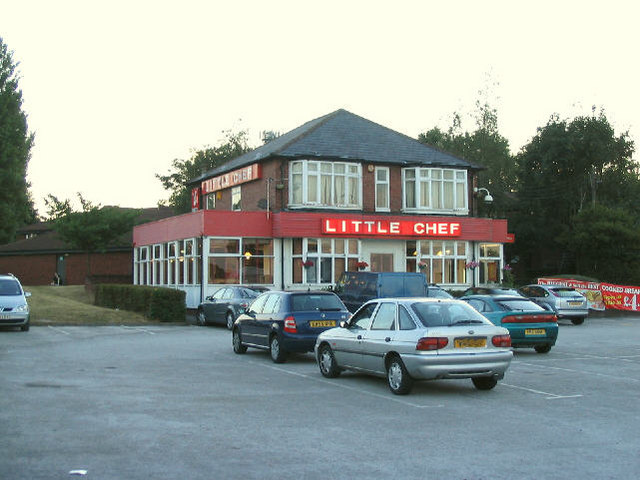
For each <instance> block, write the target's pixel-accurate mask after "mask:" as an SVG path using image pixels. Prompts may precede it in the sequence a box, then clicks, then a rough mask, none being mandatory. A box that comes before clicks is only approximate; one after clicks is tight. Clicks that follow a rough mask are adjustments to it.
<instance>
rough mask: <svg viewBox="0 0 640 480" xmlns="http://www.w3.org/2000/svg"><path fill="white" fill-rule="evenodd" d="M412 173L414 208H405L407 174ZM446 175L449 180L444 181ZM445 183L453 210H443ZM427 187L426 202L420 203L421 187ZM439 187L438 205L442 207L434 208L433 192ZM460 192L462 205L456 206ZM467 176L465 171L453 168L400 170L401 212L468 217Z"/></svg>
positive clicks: (445, 200)
mask: <svg viewBox="0 0 640 480" xmlns="http://www.w3.org/2000/svg"><path fill="white" fill-rule="evenodd" d="M409 171H411V172H413V174H414V179H413V181H414V199H413V200H414V203H415V207H408V206H407V172H409ZM447 174H451V177H452V178H451V179H445V176H446V175H447ZM445 183H448V184H451V186H452V195H453V198H451V199H450V200H452V204H453V208H444V205H446V203H447V200H449V199H448V198H445V190H446V189H445V188H444V186H445ZM424 184H427V185H428V187H427V188H428V193H427V192H424V193H425V194H426V195H425V196H426V202H422V197H423V192H422V190H423V185H424ZM437 185H439V187H438V189H439V190H440V195H439V203H441V205H443V206H442V207H438V206H434V204H433V191H434V189H435V187H436V186H437ZM460 189H461V191H462V204H461V205H458V202H457V199H458V194H457V192H458V190H460ZM467 192H468V175H467V171H466V170H461V169H453V168H421V167H410V168H403V169H402V210H403V211H404V212H408V213H427V212H428V213H448V214H453V215H468V214H469V198H468V194H467Z"/></svg>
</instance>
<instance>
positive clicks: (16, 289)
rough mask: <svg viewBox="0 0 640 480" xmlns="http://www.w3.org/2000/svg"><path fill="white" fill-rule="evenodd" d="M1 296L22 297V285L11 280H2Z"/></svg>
mask: <svg viewBox="0 0 640 480" xmlns="http://www.w3.org/2000/svg"><path fill="white" fill-rule="evenodd" d="M0 295H5V296H10V295H22V292H21V291H20V284H19V283H18V282H16V281H15V280H13V279H11V278H6V279H5V278H3V279H0Z"/></svg>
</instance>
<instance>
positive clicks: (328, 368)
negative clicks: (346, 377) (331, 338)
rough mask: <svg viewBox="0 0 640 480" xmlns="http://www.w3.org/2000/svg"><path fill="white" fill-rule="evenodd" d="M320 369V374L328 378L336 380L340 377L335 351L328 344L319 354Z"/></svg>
mask: <svg viewBox="0 0 640 480" xmlns="http://www.w3.org/2000/svg"><path fill="white" fill-rule="evenodd" d="M318 367H320V373H321V374H322V375H323V376H325V377H327V378H335V377H337V376H338V375H340V368H339V367H338V364H337V363H336V357H335V355H334V354H333V350H331V347H330V346H329V345H327V344H326V343H325V344H324V345H322V346H321V347H320V351H319V352H318Z"/></svg>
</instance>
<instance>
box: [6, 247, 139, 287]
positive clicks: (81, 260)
mask: <svg viewBox="0 0 640 480" xmlns="http://www.w3.org/2000/svg"><path fill="white" fill-rule="evenodd" d="M57 257H58V255H57V254H53V253H51V254H41V255H13V256H0V272H1V273H7V272H11V273H13V274H14V275H15V276H16V277H18V279H19V280H20V282H21V283H22V284H23V285H48V284H50V283H51V281H52V280H53V275H54V273H55V272H56V259H57ZM64 261H65V274H66V275H65V277H66V278H65V283H66V284H67V285H84V283H85V278H86V276H87V255H86V254H84V253H71V254H67V255H65V260H64ZM91 275H92V276H97V277H100V278H103V279H104V278H108V277H117V278H118V279H120V280H122V279H123V278H129V282H128V283H130V282H132V281H133V254H132V253H131V252H130V251H129V252H110V253H92V254H91Z"/></svg>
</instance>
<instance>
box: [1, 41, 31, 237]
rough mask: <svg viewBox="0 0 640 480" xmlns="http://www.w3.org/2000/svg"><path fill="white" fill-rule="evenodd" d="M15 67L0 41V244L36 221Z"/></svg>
mask: <svg viewBox="0 0 640 480" xmlns="http://www.w3.org/2000/svg"><path fill="white" fill-rule="evenodd" d="M17 67H18V64H17V63H16V62H14V60H13V52H12V51H10V50H9V48H8V47H7V45H6V44H5V43H4V41H3V39H2V38H1V37H0V186H1V187H0V219H1V221H0V244H3V243H8V242H11V241H13V240H14V239H15V234H16V230H17V229H18V228H20V227H21V226H23V225H26V224H28V223H31V222H33V221H35V219H36V217H37V216H36V211H35V209H34V206H33V200H32V199H31V196H30V194H29V186H30V185H29V183H28V182H27V166H28V164H29V159H30V158H31V147H32V146H33V141H34V135H33V133H30V132H29V127H28V125H27V115H26V114H25V113H24V111H23V110H22V91H21V90H20V88H19V85H18V83H19V76H18V73H17Z"/></svg>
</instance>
